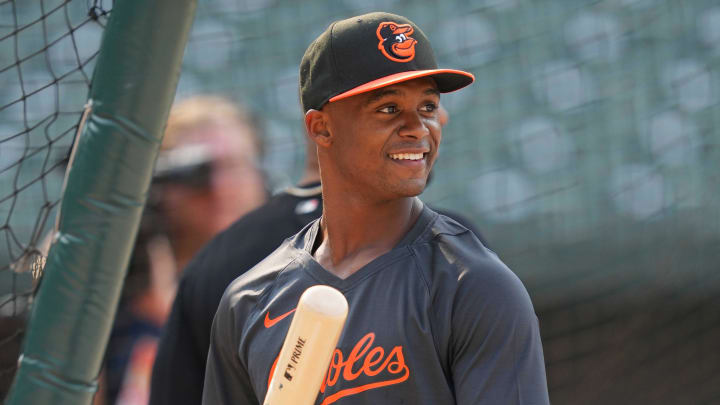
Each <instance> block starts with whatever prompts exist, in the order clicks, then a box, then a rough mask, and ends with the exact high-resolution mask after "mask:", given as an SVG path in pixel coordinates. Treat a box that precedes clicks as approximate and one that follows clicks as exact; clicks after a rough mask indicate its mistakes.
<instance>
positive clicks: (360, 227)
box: [314, 195, 422, 278]
mask: <svg viewBox="0 0 720 405" xmlns="http://www.w3.org/2000/svg"><path fill="white" fill-rule="evenodd" d="M328 199H329V200H330V201H328ZM421 210H422V203H421V202H420V200H418V199H417V198H415V197H408V198H401V199H397V200H393V201H385V202H369V201H366V200H362V199H352V198H347V196H344V198H343V199H339V200H338V199H334V198H332V197H328V196H326V195H324V201H323V216H322V220H321V229H320V235H318V238H319V239H320V240H319V241H318V244H317V245H316V246H317V249H316V250H315V251H314V256H315V258H316V260H318V262H319V263H320V264H321V265H322V266H323V267H324V268H325V269H327V270H328V271H330V272H331V273H333V274H335V275H336V276H338V277H341V278H346V277H348V276H349V275H351V274H353V273H354V272H355V271H357V270H359V269H360V268H361V267H363V266H364V265H366V264H367V263H369V262H371V261H372V260H374V259H375V258H377V257H379V256H381V255H383V254H385V253H387V252H389V251H390V250H391V249H392V248H393V247H395V246H396V245H397V243H398V242H399V241H400V240H402V238H403V237H404V236H405V234H406V233H407V232H408V231H409V230H410V228H412V226H413V224H414V223H415V221H417V218H418V217H419V215H420V211H421Z"/></svg>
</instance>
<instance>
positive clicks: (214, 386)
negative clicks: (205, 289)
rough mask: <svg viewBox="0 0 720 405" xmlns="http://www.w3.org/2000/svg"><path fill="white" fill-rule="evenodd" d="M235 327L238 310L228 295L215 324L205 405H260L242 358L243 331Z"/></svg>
mask: <svg viewBox="0 0 720 405" xmlns="http://www.w3.org/2000/svg"><path fill="white" fill-rule="evenodd" d="M228 291H229V290H228ZM235 323H236V322H235V314H234V308H233V307H232V306H231V299H230V294H229V293H228V292H227V291H226V293H225V295H223V298H222V300H221V301H220V306H219V307H218V310H217V312H216V313H215V319H214V320H213V325H212V333H211V335H210V351H209V353H208V358H207V366H206V368H205V384H204V388H203V395H202V403H203V405H252V404H258V401H257V398H256V396H255V393H254V391H253V389H252V385H251V382H250V377H249V375H248V372H247V369H246V368H245V366H244V365H243V364H242V363H241V361H240V358H239V354H238V348H239V342H240V341H239V338H238V336H239V335H240V331H239V330H238V329H237V328H236V325H235Z"/></svg>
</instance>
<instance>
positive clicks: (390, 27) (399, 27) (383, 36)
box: [377, 21, 417, 62]
mask: <svg viewBox="0 0 720 405" xmlns="http://www.w3.org/2000/svg"><path fill="white" fill-rule="evenodd" d="M413 32H415V30H414V29H413V27H412V26H411V25H410V24H398V23H394V22H392V21H389V22H382V23H380V25H378V28H377V37H378V39H379V40H380V43H379V44H378V49H379V50H380V52H382V54H383V55H385V57H386V58H388V59H390V60H391V61H393V62H410V61H411V60H413V58H414V57H415V44H417V41H416V40H415V38H413V37H411V36H410V35H412V34H413Z"/></svg>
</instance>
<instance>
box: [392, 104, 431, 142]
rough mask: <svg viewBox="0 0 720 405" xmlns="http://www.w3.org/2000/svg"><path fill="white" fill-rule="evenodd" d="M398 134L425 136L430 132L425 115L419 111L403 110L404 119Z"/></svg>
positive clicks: (413, 136) (418, 137)
mask: <svg viewBox="0 0 720 405" xmlns="http://www.w3.org/2000/svg"><path fill="white" fill-rule="evenodd" d="M398 134H399V135H400V136H403V137H412V138H417V139H420V138H423V137H425V136H428V135H429V134H430V130H429V129H428V127H427V124H426V123H425V120H424V118H423V116H422V115H421V114H420V113H419V112H418V111H412V110H411V111H405V112H403V121H402V126H401V127H400V130H399V131H398Z"/></svg>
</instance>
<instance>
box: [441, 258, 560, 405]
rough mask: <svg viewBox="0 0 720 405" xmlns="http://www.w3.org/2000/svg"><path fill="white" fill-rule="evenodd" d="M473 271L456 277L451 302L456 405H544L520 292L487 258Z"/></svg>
mask: <svg viewBox="0 0 720 405" xmlns="http://www.w3.org/2000/svg"><path fill="white" fill-rule="evenodd" d="M475 266H479V267H481V269H474V268H468V269H466V270H464V271H462V272H461V273H460V276H459V277H458V285H457V291H456V295H455V299H454V302H453V310H452V320H451V336H452V340H451V342H452V343H451V356H452V360H451V367H452V376H453V384H454V386H455V393H456V400H457V404H458V405H470V404H473V405H478V404H487V405H490V404H508V405H512V404H516V405H530V404H532V405H536V404H537V405H541V404H549V403H550V401H549V397H548V390H547V381H546V377H545V363H544V359H543V352H542V344H541V341H540V331H539V325H538V319H537V317H536V315H535V311H534V309H533V306H532V303H531V301H530V297H529V295H528V293H527V291H526V290H525V287H524V286H523V285H522V283H521V281H520V280H519V279H518V278H517V277H516V276H515V274H513V273H512V272H511V271H510V269H508V268H507V267H506V266H505V265H504V264H503V263H502V262H501V261H500V260H499V259H497V257H496V256H494V255H493V254H491V253H487V254H486V255H484V256H483V258H482V259H481V260H480V261H479V262H478V263H476V264H475ZM475 270H481V271H475Z"/></svg>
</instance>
